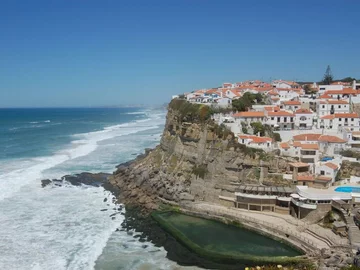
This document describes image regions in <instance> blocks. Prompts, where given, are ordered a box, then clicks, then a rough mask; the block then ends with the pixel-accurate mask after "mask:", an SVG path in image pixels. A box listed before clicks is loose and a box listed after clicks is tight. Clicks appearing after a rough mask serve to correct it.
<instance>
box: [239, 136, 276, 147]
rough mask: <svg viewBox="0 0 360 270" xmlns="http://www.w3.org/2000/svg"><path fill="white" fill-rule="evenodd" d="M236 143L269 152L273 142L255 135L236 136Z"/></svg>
mask: <svg viewBox="0 0 360 270" xmlns="http://www.w3.org/2000/svg"><path fill="white" fill-rule="evenodd" d="M238 141H239V143H241V144H245V145H246V146H249V147H253V148H259V149H263V150H265V151H270V150H272V149H273V144H272V142H273V140H272V139H271V138H269V137H259V136H255V135H247V134H242V135H239V136H238Z"/></svg>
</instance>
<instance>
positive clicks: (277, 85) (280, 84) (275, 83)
mask: <svg viewBox="0 0 360 270" xmlns="http://www.w3.org/2000/svg"><path fill="white" fill-rule="evenodd" d="M272 85H273V86H274V87H275V88H299V87H300V86H299V84H298V83H296V82H293V81H284V80H275V81H273V83H272Z"/></svg>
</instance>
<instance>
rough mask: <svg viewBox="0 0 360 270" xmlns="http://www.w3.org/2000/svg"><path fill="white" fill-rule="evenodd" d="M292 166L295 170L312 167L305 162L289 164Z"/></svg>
mask: <svg viewBox="0 0 360 270" xmlns="http://www.w3.org/2000/svg"><path fill="white" fill-rule="evenodd" d="M289 165H290V166H292V167H295V168H303V167H309V166H310V165H309V164H307V163H304V162H292V163H289Z"/></svg>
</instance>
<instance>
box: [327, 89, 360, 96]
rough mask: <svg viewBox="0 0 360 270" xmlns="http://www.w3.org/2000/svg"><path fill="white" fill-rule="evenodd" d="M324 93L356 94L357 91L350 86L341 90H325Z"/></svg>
mask: <svg viewBox="0 0 360 270" xmlns="http://www.w3.org/2000/svg"><path fill="white" fill-rule="evenodd" d="M325 94H329V95H357V94H358V91H356V90H354V89H352V88H344V89H343V90H327V91H326V92H325Z"/></svg>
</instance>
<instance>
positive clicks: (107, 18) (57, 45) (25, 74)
mask: <svg viewBox="0 0 360 270" xmlns="http://www.w3.org/2000/svg"><path fill="white" fill-rule="evenodd" d="M359 13H360V1H358V0H353V1H352V0H342V1H330V0H328V1H324V0H317V1H313V0H302V1H292V0H276V1H275V0H274V1H269V0H263V1H261V0H257V1H253V0H249V1H247V0H243V1H240V0H236V1H230V0H229V1H228V0H218V1H212V0H182V1H180V0H178V1H175V0H166V1H158V0H152V1H149V0H144V1H137V0H131V1H123V0H113V1H110V0H97V1H94V0H32V1H28V0H23V1H19V0H0V107H63V106H66V107H73V106H75V107H76V106H111V105H124V104H162V103H165V102H168V101H169V100H170V99H171V96H172V95H174V94H178V93H183V92H190V91H193V90H195V89H202V88H210V87H217V86H220V85H221V84H222V83H223V82H239V81H244V80H254V79H260V80H264V81H269V80H271V79H287V80H297V81H319V80H321V79H322V77H323V75H324V73H325V70H326V66H327V65H330V66H331V69H332V72H333V74H334V77H335V78H338V79H340V78H343V77H347V76H352V77H355V78H358V79H360V61H359V60H360V35H359V26H360V22H359V18H358V14H359Z"/></svg>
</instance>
